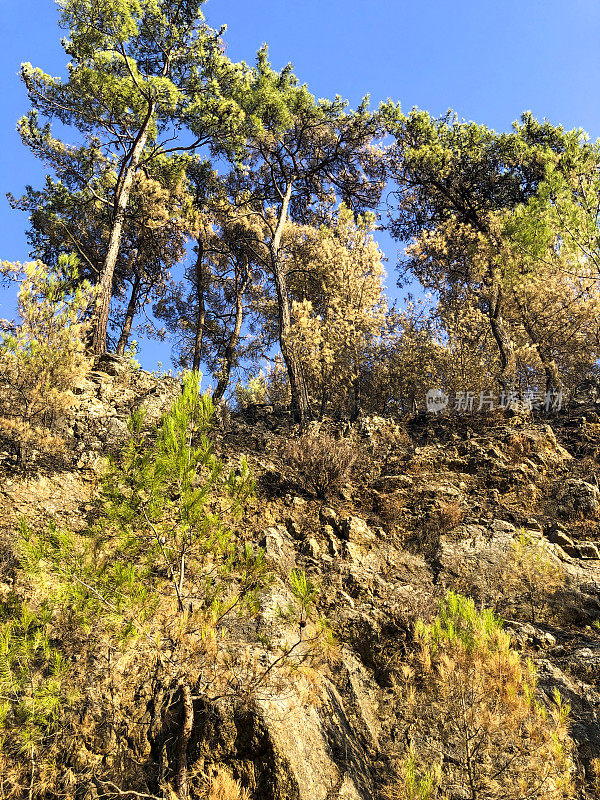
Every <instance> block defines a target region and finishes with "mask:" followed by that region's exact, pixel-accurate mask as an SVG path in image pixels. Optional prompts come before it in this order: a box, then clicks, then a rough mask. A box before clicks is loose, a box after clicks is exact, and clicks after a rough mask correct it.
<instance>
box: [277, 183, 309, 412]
mask: <svg viewBox="0 0 600 800" xmlns="http://www.w3.org/2000/svg"><path fill="white" fill-rule="evenodd" d="M291 195H292V182H291V181H290V183H289V185H288V187H287V190H286V193H285V195H284V198H283V202H282V206H281V210H280V215H279V222H278V225H277V230H276V232H275V236H274V237H273V241H272V242H271V248H270V251H271V252H270V256H271V269H272V273H273V279H274V282H275V292H276V295H277V312H278V314H277V316H278V323H279V344H280V347H281V355H282V356H283V360H284V362H285V365H286V367H287V372H288V378H289V381H290V391H291V395H292V414H293V416H294V420H295V421H296V422H298V423H300V426H301V427H304V426H305V425H306V423H307V422H308V421H309V419H310V405H309V401H308V392H307V390H306V381H305V380H304V375H303V373H302V365H301V364H300V360H299V358H298V356H297V354H296V352H295V350H294V347H293V345H292V343H291V341H290V335H291V331H292V316H291V311H290V300H289V294H288V288H287V278H286V274H285V267H284V265H283V263H282V260H281V253H280V243H281V235H282V233H283V228H284V226H285V223H286V222H287V214H288V208H289V203H290V198H291Z"/></svg>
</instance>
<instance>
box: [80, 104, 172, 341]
mask: <svg viewBox="0 0 600 800" xmlns="http://www.w3.org/2000/svg"><path fill="white" fill-rule="evenodd" d="M155 107H156V104H155V103H154V102H152V103H150V104H149V106H148V111H147V112H146V117H145V119H144V122H143V124H142V127H141V128H140V130H139V132H138V135H137V137H136V139H135V142H134V145H133V147H132V149H131V151H130V153H129V154H128V156H127V158H126V160H125V162H124V164H123V167H122V171H121V175H120V176H119V181H118V182H117V193H116V199H115V205H114V216H113V223H112V228H111V231H110V237H109V240H108V248H107V250H106V256H105V258H104V263H103V265H102V272H101V275H100V281H99V284H98V285H99V290H98V291H99V294H98V300H97V304H96V314H95V321H94V329H93V334H92V341H91V351H92V353H93V354H94V355H102V353H104V352H105V351H106V330H107V328H108V315H109V312H110V301H111V298H112V285H113V276H114V273H115V266H116V263H117V257H118V255H119V249H120V247H121V235H122V233H123V224H124V222H125V212H126V210H127V204H128V203H129V195H130V193H131V187H132V185H133V178H134V176H135V173H136V170H137V168H138V164H139V163H140V158H141V156H142V153H143V152H144V147H145V146H146V141H147V139H148V129H149V127H150V121H151V119H152V116H153V114H154V109H155ZM119 182H120V185H119Z"/></svg>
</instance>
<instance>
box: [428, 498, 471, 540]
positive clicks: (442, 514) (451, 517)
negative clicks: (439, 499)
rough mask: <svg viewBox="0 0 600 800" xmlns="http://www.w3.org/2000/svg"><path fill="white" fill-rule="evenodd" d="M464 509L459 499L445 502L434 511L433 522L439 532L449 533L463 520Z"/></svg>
mask: <svg viewBox="0 0 600 800" xmlns="http://www.w3.org/2000/svg"><path fill="white" fill-rule="evenodd" d="M464 516H465V512H464V509H463V507H462V505H461V504H460V503H459V501H458V500H451V501H446V502H443V503H442V504H441V505H440V507H439V508H438V509H437V510H436V511H435V512H434V514H433V516H432V519H431V524H432V525H434V526H435V527H436V529H437V530H438V532H439V533H448V532H449V531H451V530H452V529H453V528H456V526H457V525H460V523H461V522H462V521H463V519H464Z"/></svg>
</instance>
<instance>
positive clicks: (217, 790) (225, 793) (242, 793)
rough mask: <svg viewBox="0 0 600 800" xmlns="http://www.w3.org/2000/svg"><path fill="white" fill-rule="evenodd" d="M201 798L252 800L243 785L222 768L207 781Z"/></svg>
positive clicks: (206, 799) (210, 799) (208, 799)
mask: <svg viewBox="0 0 600 800" xmlns="http://www.w3.org/2000/svg"><path fill="white" fill-rule="evenodd" d="M200 797H201V800H250V795H249V794H248V792H247V791H246V790H245V789H242V785H241V783H240V782H239V781H236V780H234V779H233V778H232V777H231V775H230V774H229V772H227V771H226V770H224V769H222V768H219V770H218V771H217V774H216V775H215V776H214V777H213V778H210V779H209V780H208V781H207V783H206V786H205V787H204V789H203V790H202V794H201V795H200Z"/></svg>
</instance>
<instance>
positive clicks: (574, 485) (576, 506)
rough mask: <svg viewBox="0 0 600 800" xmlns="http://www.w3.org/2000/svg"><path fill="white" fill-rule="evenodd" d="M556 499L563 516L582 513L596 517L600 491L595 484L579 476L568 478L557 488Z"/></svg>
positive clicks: (599, 505)
mask: <svg viewBox="0 0 600 800" xmlns="http://www.w3.org/2000/svg"><path fill="white" fill-rule="evenodd" d="M557 500H558V503H559V509H560V512H561V513H562V515H563V516H566V517H569V516H573V515H576V514H582V515H583V516H584V517H596V516H597V515H598V512H599V511H600V491H599V490H598V487H597V486H593V485H592V484H591V483H586V481H583V480H581V479H579V478H569V479H568V480H566V481H565V482H564V483H563V484H562V485H561V486H560V487H559V489H558V493H557Z"/></svg>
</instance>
